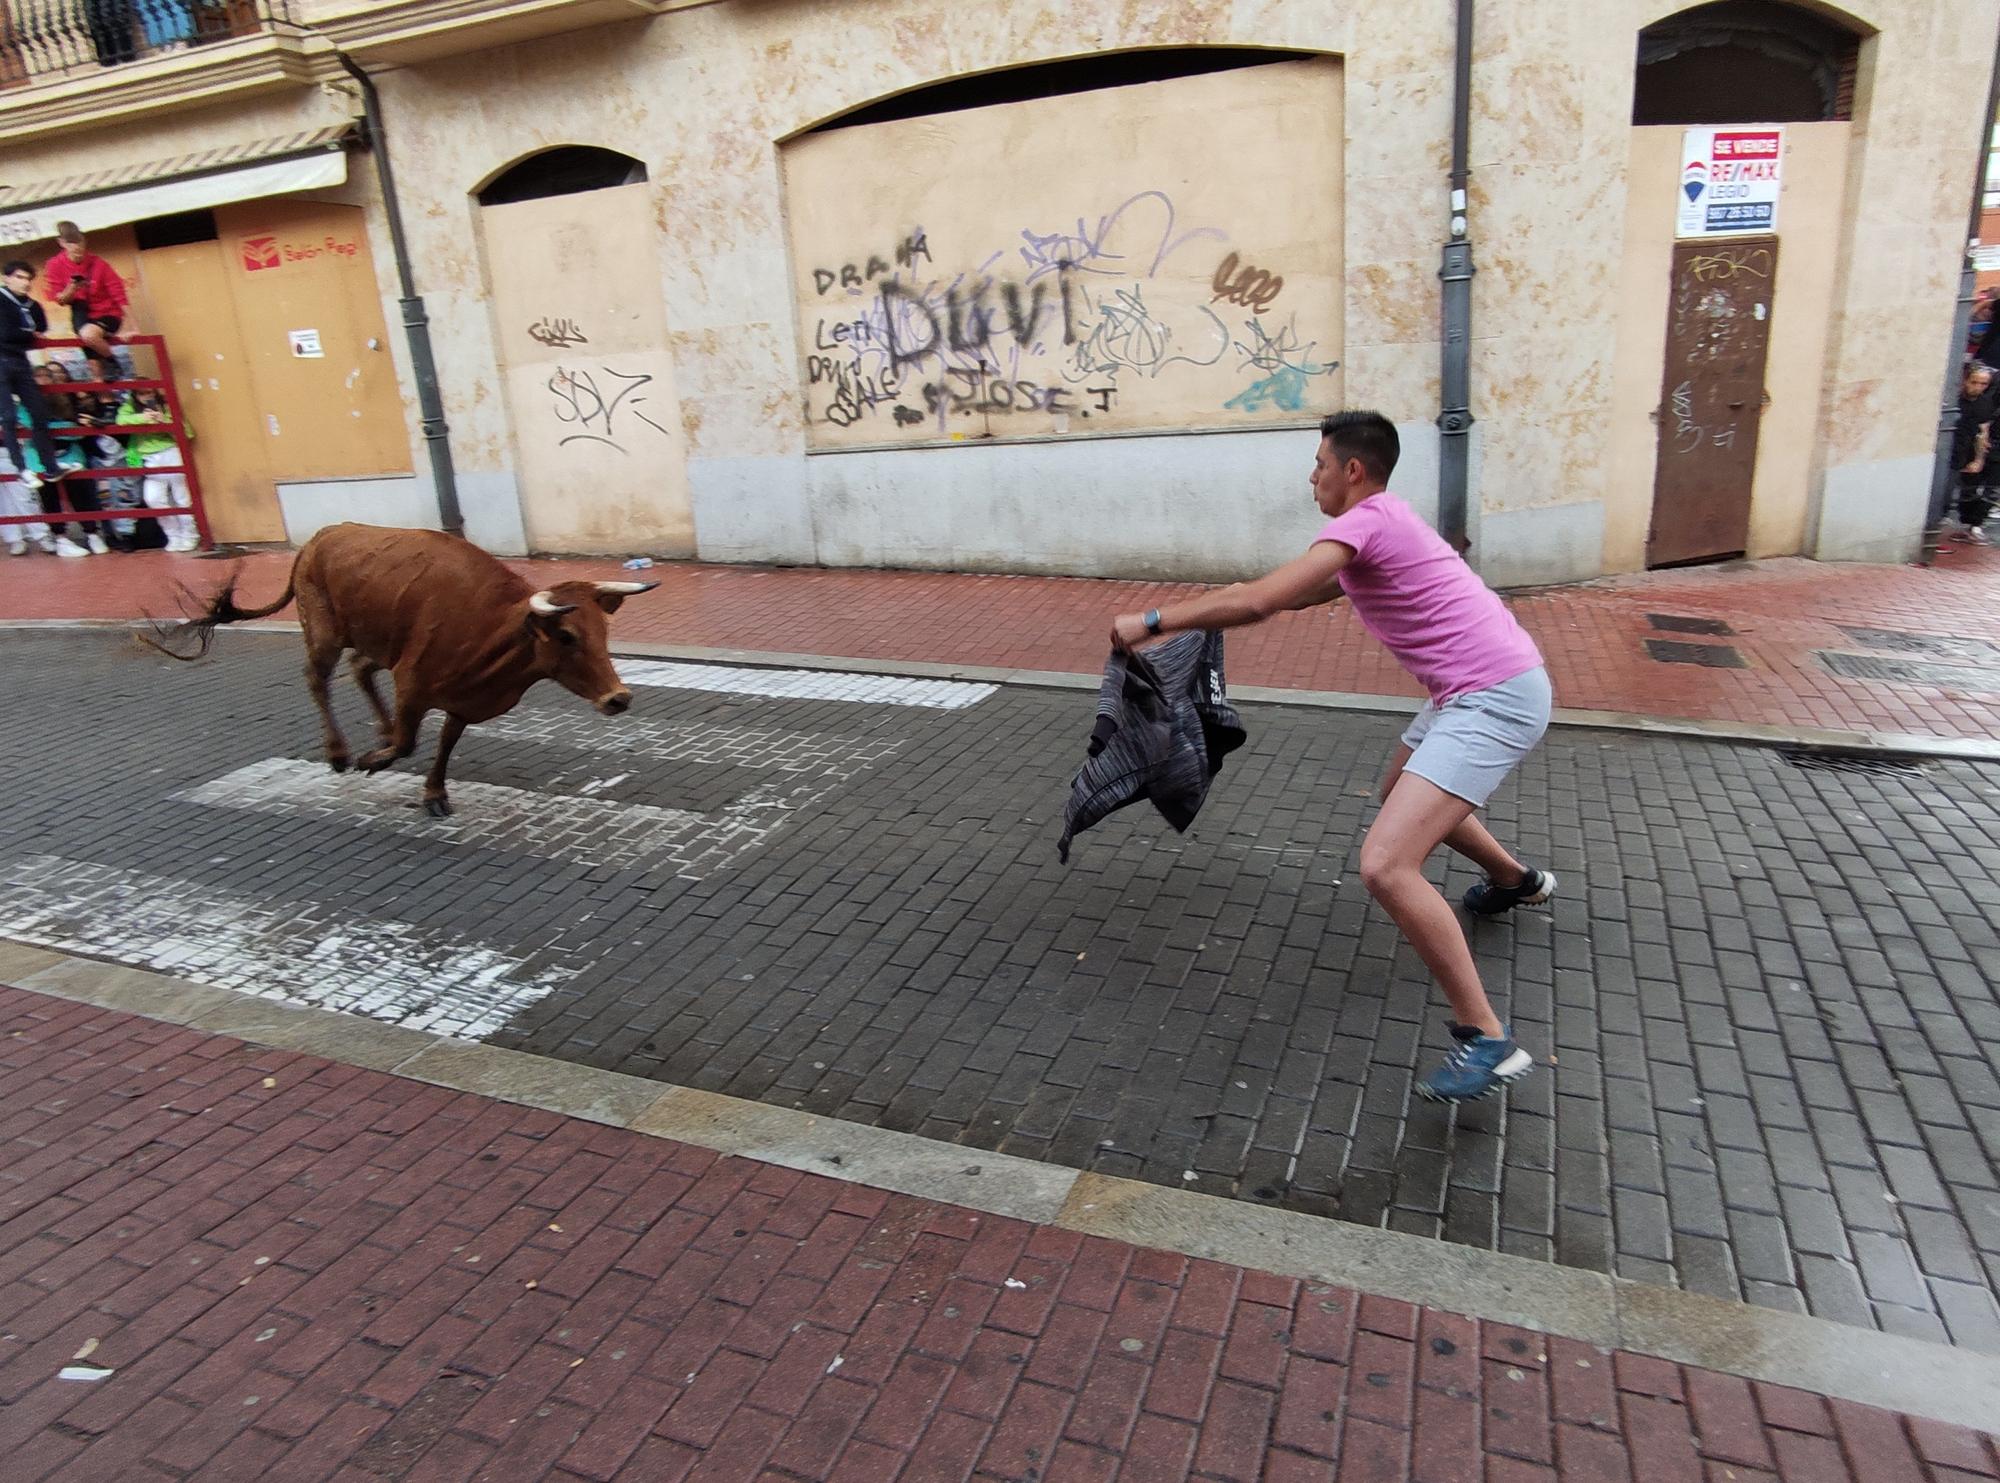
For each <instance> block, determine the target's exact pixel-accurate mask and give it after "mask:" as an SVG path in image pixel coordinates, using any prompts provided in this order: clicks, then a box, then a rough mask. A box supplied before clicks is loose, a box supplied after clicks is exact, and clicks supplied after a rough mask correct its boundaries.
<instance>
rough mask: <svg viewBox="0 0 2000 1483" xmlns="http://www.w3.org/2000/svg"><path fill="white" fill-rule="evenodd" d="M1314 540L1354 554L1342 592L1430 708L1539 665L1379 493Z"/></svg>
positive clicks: (1524, 636)
mask: <svg viewBox="0 0 2000 1483" xmlns="http://www.w3.org/2000/svg"><path fill="white" fill-rule="evenodd" d="M1318 541H1338V542H1340V543H1341V544H1342V545H1343V546H1350V547H1352V548H1353V550H1354V559H1353V560H1352V561H1350V562H1349V563H1348V564H1347V565H1346V566H1345V567H1344V568H1342V569H1341V573H1340V585H1341V588H1342V590H1344V591H1345V592H1346V593H1347V597H1348V600H1349V601H1350V602H1352V603H1353V604H1354V612H1355V615H1356V616H1357V617H1359V618H1360V619H1361V626H1362V627H1363V628H1365V629H1367V630H1368V631H1369V632H1370V633H1372V634H1373V635H1374V636H1375V637H1376V638H1378V639H1380V640H1381V641H1382V644H1383V647H1385V648H1386V649H1388V651H1389V652H1390V653H1391V654H1394V655H1395V656H1396V662H1397V663H1399V664H1401V665H1402V666H1403V668H1404V669H1406V670H1408V671H1409V672H1410V674H1411V675H1412V676H1413V677H1414V678H1415V679H1416V680H1417V681H1418V682H1419V683H1420V684H1422V685H1423V687H1424V688H1425V689H1426V690H1428V691H1430V694H1431V699H1432V700H1433V701H1434V702H1436V703H1437V704H1439V705H1443V704H1444V703H1445V702H1446V701H1447V700H1450V699H1451V698H1452V697H1453V696H1454V695H1463V694H1465V693H1466V692H1467V691H1469V690H1484V689H1486V688H1487V687H1488V686H1490V685H1498V684H1500V683H1501V682H1502V681H1503V680H1511V679H1513V678H1514V676H1516V675H1523V674H1526V673H1527V672H1528V671H1529V670H1531V669H1534V668H1535V667H1536V666H1538V665H1539V664H1540V663H1541V662H1542V654H1541V651H1540V650H1539V649H1537V648H1536V647H1535V641H1534V640H1533V639H1531V638H1529V637H1528V633H1527V630H1526V629H1524V628H1522V627H1521V625H1520V624H1519V623H1516V622H1515V621H1514V615H1513V614H1512V613H1510V612H1508V611H1507V606H1506V604H1505V603H1503V602H1501V601H1500V599H1499V598H1498V597H1496V596H1495V595H1494V593H1493V589H1492V588H1490V587H1488V586H1487V585H1486V584H1485V583H1484V582H1482V581H1480V580H1479V577H1478V574H1477V573H1475V572H1474V571H1473V570H1472V568H1471V567H1469V566H1467V565H1466V564H1465V562H1464V561H1463V560H1461V559H1460V557H1459V554H1458V553H1457V552H1456V551H1454V550H1452V549H1451V547H1450V546H1449V545H1447V544H1446V543H1445V539H1444V537H1443V536H1441V535H1439V534H1438V533H1437V532H1436V531H1434V530H1432V529H1431V528H1430V526H1428V525H1426V524H1425V523H1424V522H1423V520H1421V519H1420V518H1418V516H1417V513H1416V512H1415V511H1414V510H1412V509H1411V508H1410V507H1409V506H1408V505H1406V504H1404V503H1403V502H1402V501H1401V500H1399V499H1397V498H1396V496H1395V495H1393V494H1390V493H1388V492H1387V491H1386V490H1385V491H1383V492H1382V493H1381V494H1371V495H1369V496H1368V498H1367V499H1365V500H1363V501H1362V502H1361V503H1360V504H1358V505H1356V506H1355V507H1354V508H1353V509H1351V510H1349V511H1348V512H1347V513H1346V514H1344V515H1336V516H1334V517H1333V518H1332V519H1331V520H1329V521H1327V522H1326V524H1325V525H1324V526H1322V527H1320V532H1319V535H1318V536H1317V537H1316V539H1315V544H1317V542H1318Z"/></svg>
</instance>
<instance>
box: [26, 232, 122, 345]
mask: <svg viewBox="0 0 2000 1483" xmlns="http://www.w3.org/2000/svg"><path fill="white" fill-rule="evenodd" d="M56 241H57V242H59V243H60V244H62V251H60V252H58V253H57V254H56V255H55V256H54V257H52V258H50V259H49V261H48V266H47V267H45V268H44V269H43V270H42V287H43V290H44V295H45V297H47V298H49V299H51V300H53V301H54V302H55V303H57V304H66V305H68V306H69V318H70V324H71V326H72V327H73V329H74V332H75V334H76V337H77V339H79V340H81V341H83V353H84V354H85V355H87V356H89V357H90V358H91V359H92V360H93V361H95V362H97V368H98V376H99V377H100V378H101V379H102V380H105V381H115V380H117V379H118V370H119V368H118V359H117V357H116V356H115V355H113V354H112V351H111V339H112V336H114V335H116V334H117V333H118V329H119V326H121V325H122V324H124V322H125V318H126V314H127V312H128V310H129V307H130V301H129V299H128V298H127V296H126V293H125V280H124V279H123V278H121V277H119V276H118V270H117V269H116V268H114V267H112V266H111V264H109V263H107V262H106V261H105V260H104V259H103V258H101V257H99V256H98V255H97V254H96V253H94V252H92V251H91V250H90V249H89V248H88V247H87V246H86V245H85V244H84V240H83V233H82V232H81V231H79V230H78V229H77V225H76V223H75V222H73V221H59V222H57V223H56Z"/></svg>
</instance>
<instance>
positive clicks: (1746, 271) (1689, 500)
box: [1646, 237, 1778, 566]
mask: <svg viewBox="0 0 2000 1483" xmlns="http://www.w3.org/2000/svg"><path fill="white" fill-rule="evenodd" d="M1777 268H1778V239H1777V238H1775V237H1758V238H1748V239H1744V240H1741V241H1728V242H1682V243H1679V244H1677V245H1676V246H1675V248H1674V267H1673V292H1672V295H1671V297H1670V299H1669V301H1668V309H1667V364H1666V374H1665V376H1664V377H1663V378H1662V381H1661V388H1660V410H1659V411H1658V413H1657V414H1655V415H1656V419H1657V421H1658V423H1659V429H1660V431H1659V453H1658V458H1657V462H1656V463H1655V466H1654V474H1653V524H1652V530H1651V532H1650V533H1649V535H1648V536H1647V539H1646V565H1647V566H1676V565H1679V564H1681V563H1684V562H1690V561H1711V560H1715V559H1717V558H1720V557H1725V556H1740V555H1742V554H1743V552H1744V550H1745V548H1746V547H1747V546H1748V544H1749V539H1750V491H1751V482H1752V478H1753V476H1754V474H1755V471H1756V467H1757V427H1758V423H1759V421H1760V420H1761V418H1762V416H1763V410H1764V356H1765V352H1766V350H1767V349H1768V348H1769V346H1770V340H1771V290H1772V285H1773V282H1774V281H1775V278H1776V275H1777Z"/></svg>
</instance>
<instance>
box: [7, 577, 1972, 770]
mask: <svg viewBox="0 0 2000 1483" xmlns="http://www.w3.org/2000/svg"><path fill="white" fill-rule="evenodd" d="M289 561H290V557H289V555H287V554H284V553H275V552H260V553H257V554H254V555H252V556H250V557H248V558H246V559H245V560H244V562H243V572H244V580H243V589H244V596H245V599H246V600H249V601H267V600H268V599H269V598H270V597H272V596H275V595H276V594H277V592H278V591H279V590H280V588H281V584H282V583H283V581H284V573H285V570H286V567H287V565H288V563H289ZM516 565H517V566H519V567H520V568H521V569H522V570H524V571H530V572H532V573H535V574H537V578H538V580H547V581H549V582H556V581H560V580H563V579H564V578H566V577H570V576H588V577H623V576H625V575H627V574H626V573H624V572H622V571H620V570H619V569H618V568H617V566H616V564H615V563H613V562H612V561H610V560H608V559H606V560H602V561H537V562H520V563H516ZM228 569H229V568H228V565H227V564H225V563H220V562H215V561H203V560H196V559H193V558H189V557H170V556H167V555H165V554H163V553H145V554H142V555H133V556H125V557H104V558H96V559H94V560H93V561H92V562H90V563H88V564H85V563H77V562H62V561H56V560H52V559H44V558H29V559H23V560H19V561H14V562H10V563H8V565H7V566H6V568H5V572H6V580H5V582H4V583H0V621H19V620H34V619H52V618H62V619H90V618H97V619H104V618H118V619H126V618H136V617H140V616H143V615H148V614H150V615H155V616H159V615H169V616H170V615H173V614H175V613H176V612H177V608H176V602H175V592H174V589H175V584H176V583H178V582H188V583H191V584H192V585H193V586H195V587H196V588H197V589H199V590H201V591H206V590H208V589H209V588H210V587H211V586H213V585H214V584H215V583H217V582H219V581H220V580H221V577H222V575H223V574H224V573H225V572H226V571H227V570H228ZM652 575H653V576H655V577H657V578H658V579H659V580H660V581H661V582H662V584H663V586H662V588H661V590H660V591H659V592H656V593H653V594H651V595H649V596H647V597H646V598H645V599H643V600H641V601H638V602H635V603H631V604H629V605H627V607H626V608H625V609H624V611H623V612H621V613H620V614H619V616H618V620H617V623H616V624H615V626H614V635H615V638H616V640H617V641H618V642H620V643H623V644H667V645H678V646H687V647H705V648H717V649H731V650H742V651H752V652H757V653H770V654H812V655H819V656H826V657H829V658H836V659H853V660H865V661H870V662H883V661H898V662H925V663H933V664H939V663H941V664H945V665H962V666H992V667H1002V668H1011V669H1029V670H1042V671H1065V672H1071V673H1080V674H1096V673H1097V672H1098V671H1099V670H1100V669H1101V668H1102V666H1103V662H1104V647H1105V646H1104V634H1105V632H1106V630H1107V629H1108V627H1109V619H1110V617H1111V615H1112V614H1114V613H1117V612H1121V611H1128V610H1143V609H1144V608H1147V607H1152V606H1156V605H1158V604H1161V603H1164V602H1169V601H1171V600H1172V599H1173V598H1174V597H1175V596H1177V595H1180V594H1184V593H1186V592H1189V591H1193V590H1196V589H1193V588H1189V587H1186V586H1176V585H1169V584H1159V583H1145V582H1113V581H1098V580H1090V579H1081V578H1057V577H1008V576H978V575H960V574H950V573H924V572H886V571H856V570H821V569H811V568H757V567H734V566H704V565H699V564H693V563H687V564H680V563H675V564H668V565H663V566H661V567H658V568H655V569H654V571H653V573H652ZM1511 601H1512V603H1513V607H1514V610H1515V612H1516V613H1517V614H1518V615H1519V616H1520V618H1521V620H1522V622H1523V623H1524V624H1526V625H1527V627H1528V629H1529V630H1530V631H1531V632H1532V633H1533V634H1534V635H1535V637H1536V639H1537V641H1538V642H1539V643H1540V644H1541V646H1542V649H1543V652H1544V653H1545V654H1546V655H1547V656H1548V660H1549V665H1550V670H1551V673H1552V675H1553V677H1554V679H1555V684H1556V693H1557V700H1558V704H1559V705H1562V706H1565V707H1568V708H1571V709H1573V710H1590V711H1610V712H1620V713H1625V714H1631V715H1644V716H1657V717H1672V718H1680V719H1687V720H1698V721H1712V722H1727V723H1735V724H1739V725H1775V726H1790V727H1811V728H1825V729H1836V730H1847V731H1863V732H1879V733H1888V734H1892V735H1913V736H1926V737H1954V738H1961V739H1968V740H1980V741H1983V740H1988V739H1992V738H1995V737H2000V550H1982V549H1978V548H1971V547H1963V546H1951V547H1948V548H1947V549H1946V551H1945V552H1944V554H1943V555H1942V556H1941V557H1940V558H1939V561H1938V563H1937V565H1935V566H1933V567H1930V568H1921V567H1915V566H1841V565H1822V564H1819V563H1815V562H1810V561H1804V560H1799V559H1786V560H1777V561H1766V562H1758V563H1754V564H1748V565H1745V564H1734V565H1730V566H1723V567H1700V568H1688V569H1684V570H1680V571H1671V572H1656V573H1649V574H1646V575H1643V576H1637V577H1618V578H1607V579H1604V580H1601V581H1598V582H1593V583H1589V584H1585V585H1582V586H1576V587H1565V588H1546V589H1540V590H1536V591H1531V592H1525V593H1522V594H1519V595H1516V596H1514V597H1513V598H1512V599H1511ZM1661 620H1664V622H1662V621H1661ZM1827 656H1832V657H1831V658H1829V657H1827ZM1229 678H1230V683H1231V684H1232V685H1233V686H1237V687H1242V686H1274V687H1282V688H1287V689H1299V690H1318V691H1340V692H1348V693H1353V694H1361V695H1386V696H1397V697H1414V696H1416V694H1417V693H1418V692H1417V689H1416V687H1415V686H1414V685H1413V684H1412V682H1411V681H1410V680H1409V679H1408V678H1407V677H1406V676H1405V675H1403V673H1402V672H1401V671H1400V670H1399V669H1397V667H1396V666H1395V664H1394V662H1393V661H1391V660H1390V658H1389V657H1388V655H1387V654H1386V653H1385V652H1384V651H1383V650H1382V648H1381V646H1380V645H1378V644H1376V643H1374V642H1373V641H1372V640H1371V639H1369V638H1368V636H1367V635H1366V634H1365V633H1363V632H1362V631H1361V629H1360V626H1359V625H1358V624H1357V623H1356V622H1355V621H1354V617H1353V614H1352V612H1351V611H1350V610H1349V609H1347V608H1346V607H1345V606H1340V607H1336V608H1335V609H1333V610H1332V611H1331V613H1330V614H1329V613H1326V612H1311V613H1299V614H1287V615H1285V616H1283V617H1281V618H1278V619H1276V620H1273V621H1272V622H1270V623H1267V624H1264V625H1262V626H1260V627H1258V628H1255V629H1250V630H1246V631H1244V632H1241V633H1238V634H1232V635H1231V637H1230V644H1229Z"/></svg>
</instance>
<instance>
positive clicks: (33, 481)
mask: <svg viewBox="0 0 2000 1483" xmlns="http://www.w3.org/2000/svg"><path fill="white" fill-rule="evenodd" d="M34 286H35V270H34V269H33V268H32V267H30V266H29V265H28V264H27V263H25V262H23V261H22V260H20V259H19V258H16V259H15V260H14V261H13V262H10V263H8V264H7V265H6V267H5V268H4V269H0V383H3V384H4V385H5V386H6V389H7V391H6V402H5V404H4V405H0V438H4V439H5V441H6V445H7V455H8V457H9V458H11V459H12V460H13V462H14V468H15V469H16V471H17V472H19V473H20V474H21V475H22V476H23V478H22V481H21V482H25V483H26V485H27V488H28V491H29V492H30V493H32V492H33V491H34V490H36V489H39V488H40V487H41V483H42V479H41V475H40V474H39V473H33V472H31V471H30V470H29V468H28V465H27V464H26V463H25V462H24V461H23V460H22V458H21V436H20V433H19V432H18V430H17V428H16V415H15V411H14V406H15V403H16V402H18V403H19V404H20V407H21V410H22V411H23V412H24V413H26V414H27V418H28V426H29V428H30V429H31V430H32V431H33V433H34V436H35V452H36V453H37V454H38V455H39V456H40V458H41V463H42V467H43V468H44V469H53V468H55V467H56V445H55V440H54V439H53V438H51V437H50V436H49V407H48V403H47V402H46V401H44V400H43V398H42V388H41V385H40V383H39V382H37V381H36V379H35V368H34V367H33V366H32V365H30V364H29V362H28V352H29V351H30V350H32V349H34V348H35V347H36V346H37V345H39V344H41V340H42V336H43V335H45V334H47V333H48V331H49V317H48V315H47V314H45V313H43V312H42V306H41V305H40V304H38V303H36V302H35V300H34V298H33V297H32V296H31V292H30V291H31V290H32V289H33V288H34Z"/></svg>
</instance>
